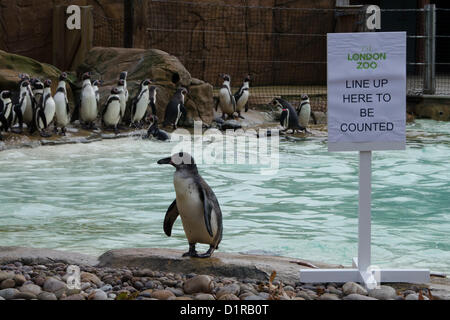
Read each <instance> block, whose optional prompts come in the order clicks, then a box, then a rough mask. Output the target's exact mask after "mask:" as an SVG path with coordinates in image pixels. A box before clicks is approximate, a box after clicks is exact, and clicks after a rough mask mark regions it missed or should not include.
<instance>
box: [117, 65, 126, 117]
mask: <svg viewBox="0 0 450 320" xmlns="http://www.w3.org/2000/svg"><path fill="white" fill-rule="evenodd" d="M127 75H128V72H127V71H123V72H121V73H120V76H119V82H118V84H117V88H118V89H119V90H120V91H121V92H120V94H119V98H120V118H121V121H122V120H123V118H124V116H125V111H126V109H127V102H128V89H127Z"/></svg>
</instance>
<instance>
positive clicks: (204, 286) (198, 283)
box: [183, 275, 213, 294]
mask: <svg viewBox="0 0 450 320" xmlns="http://www.w3.org/2000/svg"><path fill="white" fill-rule="evenodd" d="M212 289H213V282H212V279H211V277H209V276H207V275H198V276H195V277H192V278H190V279H187V280H186V281H185V282H184V283H183V290H184V292H186V293H188V294H191V293H200V292H203V293H210V292H211V290H212Z"/></svg>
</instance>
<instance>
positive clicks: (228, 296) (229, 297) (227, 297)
mask: <svg viewBox="0 0 450 320" xmlns="http://www.w3.org/2000/svg"><path fill="white" fill-rule="evenodd" d="M217 300H239V298H238V297H236V296H235V295H234V294H232V293H226V294H223V295H221V296H220V298H218V299H217Z"/></svg>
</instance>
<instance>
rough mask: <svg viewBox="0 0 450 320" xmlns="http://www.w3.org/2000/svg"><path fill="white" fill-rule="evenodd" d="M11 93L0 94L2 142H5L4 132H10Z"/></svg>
mask: <svg viewBox="0 0 450 320" xmlns="http://www.w3.org/2000/svg"><path fill="white" fill-rule="evenodd" d="M12 111H13V110H12V101H11V92H10V91H9V90H4V91H2V92H0V140H3V137H2V133H1V132H2V131H5V132H6V131H8V128H9V126H10V120H11V115H12Z"/></svg>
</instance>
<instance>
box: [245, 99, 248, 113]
mask: <svg viewBox="0 0 450 320" xmlns="http://www.w3.org/2000/svg"><path fill="white" fill-rule="evenodd" d="M244 111H245V112H247V111H248V101H247V103H246V104H245V109H244Z"/></svg>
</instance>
